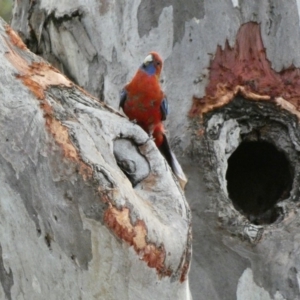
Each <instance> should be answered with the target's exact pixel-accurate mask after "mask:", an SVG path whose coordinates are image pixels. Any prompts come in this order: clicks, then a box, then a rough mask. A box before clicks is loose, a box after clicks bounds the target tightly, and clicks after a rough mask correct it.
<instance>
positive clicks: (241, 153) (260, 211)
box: [226, 142, 293, 224]
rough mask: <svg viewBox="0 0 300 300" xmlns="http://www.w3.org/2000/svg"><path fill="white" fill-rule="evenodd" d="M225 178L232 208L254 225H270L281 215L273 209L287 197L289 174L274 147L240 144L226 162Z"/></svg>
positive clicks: (247, 143) (264, 144) (288, 165)
mask: <svg viewBox="0 0 300 300" xmlns="http://www.w3.org/2000/svg"><path fill="white" fill-rule="evenodd" d="M226 179H227V189H228V193H229V197H230V199H231V200H232V202H233V205H234V207H235V208H236V209H237V210H239V211H241V212H242V213H244V214H245V215H246V217H247V218H248V219H249V220H250V221H251V222H252V223H254V224H270V223H273V222H275V221H276V220H277V219H278V217H279V216H280V214H281V211H280V209H279V208H278V207H277V208H275V207H274V206H275V204H276V203H277V202H279V201H281V200H283V199H285V198H288V196H289V193H290V190H291V187H292V181H293V174H292V171H291V167H290V163H289V161H288V160H287V158H286V156H285V154H284V153H283V152H280V151H278V150H277V148H276V147H275V146H274V145H272V144H270V143H267V142H242V143H241V144H240V145H239V147H238V148H237V149H236V150H235V151H234V152H233V154H232V155H231V156H230V158H229V159H228V169H227V173H226Z"/></svg>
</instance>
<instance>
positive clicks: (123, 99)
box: [119, 89, 127, 109]
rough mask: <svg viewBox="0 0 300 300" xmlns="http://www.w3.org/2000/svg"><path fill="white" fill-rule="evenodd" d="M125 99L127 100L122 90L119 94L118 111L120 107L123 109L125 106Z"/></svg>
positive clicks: (124, 91) (125, 93)
mask: <svg viewBox="0 0 300 300" xmlns="http://www.w3.org/2000/svg"><path fill="white" fill-rule="evenodd" d="M126 99H127V92H126V90H124V89H123V90H122V91H121V94H120V103H119V109H120V107H122V109H124V104H125V101H126Z"/></svg>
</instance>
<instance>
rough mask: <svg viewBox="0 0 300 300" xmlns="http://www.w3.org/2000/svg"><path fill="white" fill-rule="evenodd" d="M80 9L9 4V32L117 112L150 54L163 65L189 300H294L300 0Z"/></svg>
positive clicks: (298, 292)
mask: <svg viewBox="0 0 300 300" xmlns="http://www.w3.org/2000/svg"><path fill="white" fill-rule="evenodd" d="M85 3H86V2H84V1H80V0H78V1H75V2H70V3H66V2H63V1H61V2H59V3H57V2H55V3H54V2H53V1H47V0H41V1H35V2H31V1H28V0H27V2H26V1H16V2H15V8H14V18H13V22H12V25H13V28H15V29H16V30H18V32H20V33H21V34H22V37H23V38H24V40H25V41H26V43H27V45H28V46H29V47H30V48H31V49H32V50H33V51H35V52H36V53H38V54H40V55H42V56H43V57H44V58H46V59H48V60H49V61H50V62H51V63H53V64H54V65H55V66H57V67H58V68H60V70H62V71H63V72H64V73H65V74H66V75H67V76H68V77H69V78H71V79H72V80H74V81H75V82H76V83H77V84H79V85H80V86H82V87H84V88H85V89H86V90H88V91H89V92H90V93H91V94H93V95H94V96H96V97H98V98H100V99H101V100H102V101H105V102H106V103H108V104H110V105H112V106H113V107H115V108H117V106H118V101H119V91H120V89H121V88H122V87H123V86H124V84H125V83H126V82H127V81H128V80H130V78H131V77H132V75H133V74H134V72H135V71H136V69H137V68H138V66H139V64H140V63H141V61H142V59H143V58H144V57H145V55H146V54H147V53H148V52H149V51H151V50H156V51H158V52H159V53H160V54H161V55H162V56H163V58H164V73H163V80H162V81H163V86H164V90H165V93H166V94H167V95H168V99H169V102H170V106H171V113H170V117H169V119H168V121H167V128H168V130H169V135H170V140H171V145H172V147H173V149H174V150H175V152H176V154H177V155H178V156H180V159H179V160H180V162H181V163H182V165H183V168H184V171H185V172H186V174H187V176H188V178H189V183H188V185H187V187H186V197H187V199H188V201H189V203H190V206H191V209H192V213H193V240H194V245H193V249H194V250H193V262H192V267H191V272H190V285H191V291H192V294H193V297H194V299H211V300H214V299H216V300H219V299H220V300H221V299H222V300H223V299H235V298H237V299H241V300H245V299H298V298H300V287H299V283H298V282H299V279H300V276H299V269H300V263H299V259H298V257H299V254H300V250H299V243H298V239H297V237H298V227H299V225H298V224H299V221H298V217H297V215H298V212H299V208H298V207H299V180H298V178H299V170H300V164H299V151H300V147H299V145H300V141H299V125H298V124H299V117H300V114H299V103H300V102H299V99H300V91H299V83H300V82H299V72H300V71H299V69H298V68H299V66H300V53H299V48H300V40H299V38H298V37H299V34H300V32H299V31H300V28H299V10H300V9H299V3H298V1H295V0H288V1H269V0H262V1H255V0H252V1H243V0H240V1H238V0H232V1H230V0H225V1H224V0H216V1H209V0H205V1H204V0H203V1H196V0H188V1H175V0H174V1H170V0H164V1H152V0H150V1H149V0H141V1H115V2H114V1H106V0H101V1H90V2H89V4H88V6H85ZM21 12H22V13H21ZM130 155H131V154H130ZM160 299H163V298H162V297H160Z"/></svg>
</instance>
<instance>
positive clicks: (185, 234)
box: [0, 21, 191, 300]
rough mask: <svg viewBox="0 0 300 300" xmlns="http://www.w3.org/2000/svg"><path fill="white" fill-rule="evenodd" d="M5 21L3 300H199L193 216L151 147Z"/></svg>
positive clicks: (1, 35)
mask: <svg viewBox="0 0 300 300" xmlns="http://www.w3.org/2000/svg"><path fill="white" fill-rule="evenodd" d="M0 22H1V23H0V41H1V42H0V53H1V55H0V76H1V79H0V82H1V85H0V91H1V99H2V100H1V103H0V106H1V108H0V112H1V113H0V124H1V125H0V126H1V131H0V133H1V144H0V145H1V146H0V147H1V150H0V153H1V155H0V164H1V168H0V170H1V171H0V189H1V191H0V194H1V197H0V206H1V227H0V228H1V243H0V244H1V245H0V281H1V288H0V295H1V296H0V298H1V299H4V298H5V297H6V299H128V300H129V299H130V300H131V299H153V298H154V299H160V298H162V299H190V298H189V287H188V281H187V276H186V275H187V271H188V269H189V263H190V251H191V249H190V247H191V235H190V212H189V208H188V205H187V203H186V200H185V198H184V195H183V192H182V190H181V188H180V186H179V184H178V182H177V181H176V180H175V179H174V176H173V174H172V173H171V171H170V169H169V168H168V167H167V165H166V163H165V162H164V159H163V158H162V156H161V155H160V153H159V151H158V150H157V148H156V146H155V144H154V142H153V141H152V139H149V137H148V136H147V134H146V133H145V132H144V131H143V130H142V129H141V128H140V127H139V126H137V125H135V124H133V123H131V122H129V121H128V120H127V119H126V118H124V117H123V116H121V115H120V114H119V113H118V112H116V111H114V110H113V109H112V108H110V107H108V106H107V105H105V104H103V103H101V102H99V101H98V100H97V99H95V98H94V97H92V96H90V95H89V94H88V93H87V92H85V91H84V90H82V89H81V88H79V87H78V86H76V85H75V84H73V83H72V82H71V81H70V80H69V79H67V78H66V77H65V76H64V75H62V74H60V73H59V72H58V70H56V69H55V68H53V67H52V66H50V65H49V64H48V63H45V62H44V61H43V60H42V59H41V58H39V57H37V56H35V55H34V54H32V53H31V52H30V51H29V50H28V49H27V48H26V46H25V45H24V44H23V42H22V41H21V39H20V38H19V37H18V36H17V35H16V34H15V32H14V31H13V30H12V29H11V28H10V27H9V26H8V25H5V24H4V22H3V21H0ZM124 149H125V151H124ZM119 166H120V167H119ZM126 167H127V169H126ZM120 168H122V169H123V171H124V173H123V171H122V170H121V169H120ZM127 171H132V173H133V175H132V176H133V177H132V176H129V175H127V176H126V174H127V173H125V172H127ZM133 178H134V180H133Z"/></svg>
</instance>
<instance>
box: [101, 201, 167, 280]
mask: <svg viewBox="0 0 300 300" xmlns="http://www.w3.org/2000/svg"><path fill="white" fill-rule="evenodd" d="M104 221H105V223H106V224H107V226H108V227H109V228H110V229H112V231H113V232H114V233H115V234H116V235H117V236H118V237H119V238H120V239H122V240H123V241H125V242H127V243H128V244H129V245H130V246H133V248H134V250H135V251H136V252H137V254H138V255H139V257H140V258H141V259H142V260H143V261H145V262H146V263H147V265H148V266H149V267H150V268H155V269H156V270H157V272H158V273H159V274H160V275H164V276H171V274H172V271H171V270H170V269H167V268H166V267H165V265H164V261H165V257H166V252H165V249H164V248H163V247H157V246H156V245H154V244H152V243H149V242H147V240H146V237H147V228H146V224H145V223H144V221H142V220H138V221H137V222H136V224H134V225H133V224H132V223H131V220H130V217H129V209H128V208H122V210H118V209H117V208H115V207H113V206H112V205H111V204H109V207H108V209H107V210H106V211H105V213H104Z"/></svg>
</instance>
